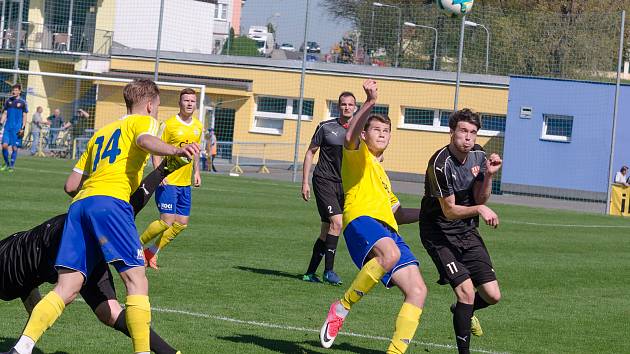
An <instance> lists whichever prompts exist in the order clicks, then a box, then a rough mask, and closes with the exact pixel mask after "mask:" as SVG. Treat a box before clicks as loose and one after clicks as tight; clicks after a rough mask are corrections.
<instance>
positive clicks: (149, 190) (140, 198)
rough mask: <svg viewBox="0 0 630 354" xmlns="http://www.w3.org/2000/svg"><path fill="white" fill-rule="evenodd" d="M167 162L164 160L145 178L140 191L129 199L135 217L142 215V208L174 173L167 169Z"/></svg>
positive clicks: (139, 188) (137, 190)
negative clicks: (167, 177) (165, 179)
mask: <svg viewBox="0 0 630 354" xmlns="http://www.w3.org/2000/svg"><path fill="white" fill-rule="evenodd" d="M167 161H168V159H163V160H162V163H160V164H159V165H158V166H157V167H156V168H155V170H153V171H152V172H151V173H149V174H148V175H147V176H146V177H144V179H143V180H142V182H140V187H138V189H136V191H135V192H134V193H133V194H132V195H131V197H130V198H129V204H131V206H132V207H133V213H134V215H138V213H140V211H141V210H142V208H144V207H145V206H146V205H147V203H148V202H149V201H150V200H151V196H153V193H154V192H155V190H156V189H157V187H158V186H159V185H160V183H161V182H162V180H163V179H164V178H166V176H168V175H169V174H170V173H171V172H173V171H171V170H170V169H168V168H167V166H166V164H167Z"/></svg>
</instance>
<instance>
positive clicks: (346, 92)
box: [337, 91, 357, 105]
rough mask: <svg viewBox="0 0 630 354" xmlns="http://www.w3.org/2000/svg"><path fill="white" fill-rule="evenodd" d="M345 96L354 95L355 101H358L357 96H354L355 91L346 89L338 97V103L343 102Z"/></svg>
mask: <svg viewBox="0 0 630 354" xmlns="http://www.w3.org/2000/svg"><path fill="white" fill-rule="evenodd" d="M344 97H352V98H354V103H355V104H356V103H357V98H356V97H354V93H352V92H350V91H344V92H342V93H341V94H339V98H338V99H337V105H340V104H341V99H342V98H344Z"/></svg>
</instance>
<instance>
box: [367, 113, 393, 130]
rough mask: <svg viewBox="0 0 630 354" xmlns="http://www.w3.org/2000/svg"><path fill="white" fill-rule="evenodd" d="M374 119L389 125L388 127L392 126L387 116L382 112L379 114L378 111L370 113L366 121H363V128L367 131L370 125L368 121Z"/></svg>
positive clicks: (370, 121)
mask: <svg viewBox="0 0 630 354" xmlns="http://www.w3.org/2000/svg"><path fill="white" fill-rule="evenodd" d="M375 120H376V121H379V122H381V123H385V124H387V125H389V129H391V128H392V120H391V119H389V117H388V116H386V115H384V114H379V113H371V114H370V116H369V117H368V120H367V122H365V125H364V126H363V130H364V131H367V130H368V128H369V127H370V123H372V121H375Z"/></svg>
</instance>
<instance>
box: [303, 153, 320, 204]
mask: <svg viewBox="0 0 630 354" xmlns="http://www.w3.org/2000/svg"><path fill="white" fill-rule="evenodd" d="M318 149H319V146H317V145H315V144H313V143H311V145H309V147H308V150H306V154H305V155H304V164H303V165H302V199H304V200H305V201H307V202H308V200H309V199H310V198H311V186H310V185H309V184H308V176H309V175H310V173H311V168H312V167H313V157H315V153H316V152H317V150H318Z"/></svg>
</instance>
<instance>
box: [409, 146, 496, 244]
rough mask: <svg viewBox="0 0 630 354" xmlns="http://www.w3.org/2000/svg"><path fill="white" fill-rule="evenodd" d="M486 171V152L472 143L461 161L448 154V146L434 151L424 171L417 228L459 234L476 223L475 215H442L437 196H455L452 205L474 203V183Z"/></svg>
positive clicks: (452, 234)
mask: <svg viewBox="0 0 630 354" xmlns="http://www.w3.org/2000/svg"><path fill="white" fill-rule="evenodd" d="M485 171H486V153H485V151H483V148H482V147H481V146H479V145H475V146H474V147H473V149H472V150H471V151H470V152H469V153H468V156H467V157H466V160H465V161H464V162H463V163H462V162H460V161H459V160H458V159H457V158H456V157H455V155H453V154H452V153H451V151H450V150H449V147H448V145H447V146H445V147H443V148H441V149H440V150H438V151H437V152H436V153H435V154H433V156H432V157H431V159H429V165H428V166H427V171H426V174H425V181H424V197H423V198H422V204H421V208H420V226H421V228H426V229H431V230H434V231H441V233H442V234H444V235H446V236H447V237H448V236H457V235H462V234H464V233H466V232H468V231H471V230H473V229H475V228H477V227H478V226H479V217H478V216H475V217H470V218H466V219H459V220H449V219H447V218H446V217H445V216H444V213H443V212H442V207H441V206H440V201H439V200H438V198H445V197H448V196H451V195H454V196H455V204H456V205H462V206H473V205H476V202H475V197H474V194H473V193H474V192H473V191H474V188H473V187H474V185H475V182H477V181H483V178H484V173H485Z"/></svg>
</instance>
